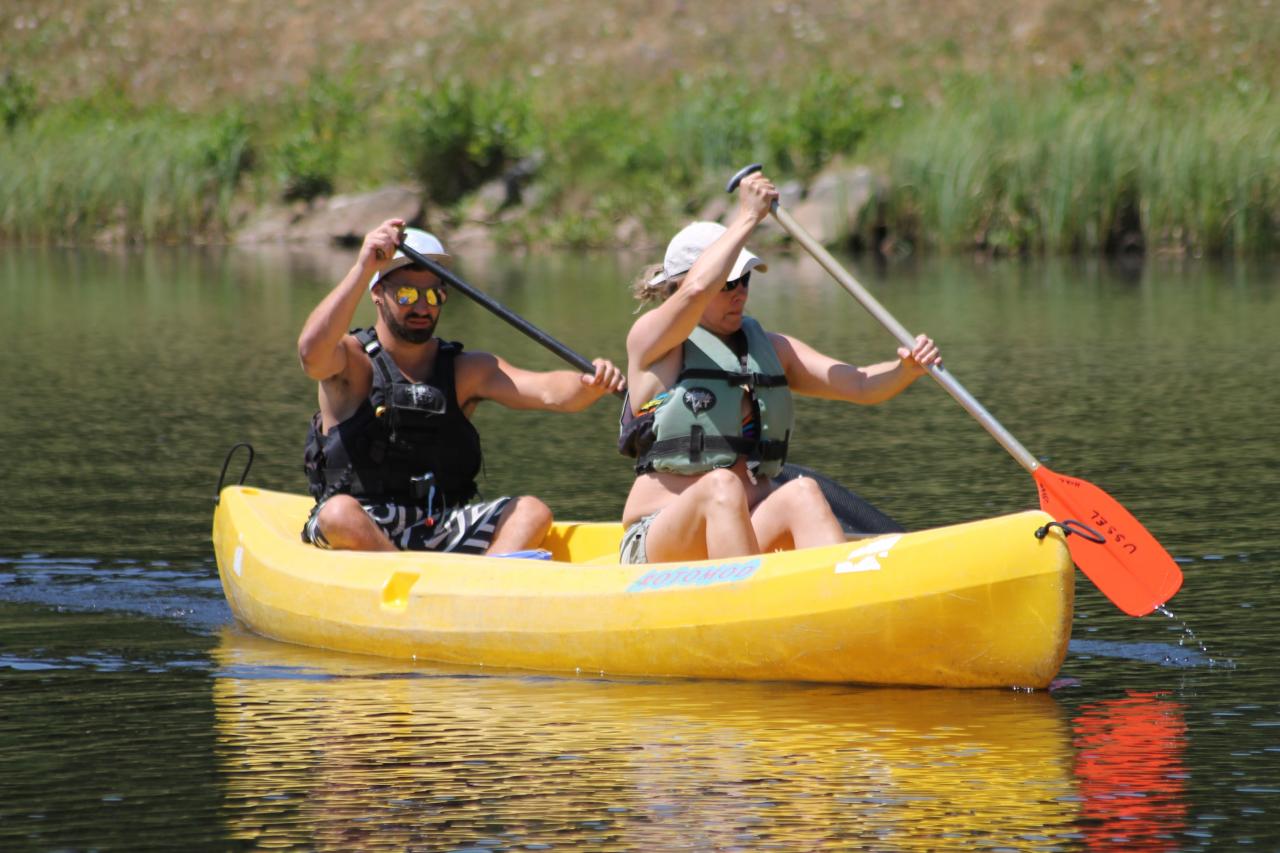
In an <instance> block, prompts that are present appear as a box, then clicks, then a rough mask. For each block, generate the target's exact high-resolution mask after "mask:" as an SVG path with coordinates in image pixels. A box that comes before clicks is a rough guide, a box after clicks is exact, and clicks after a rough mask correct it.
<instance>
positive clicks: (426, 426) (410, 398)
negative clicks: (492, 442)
mask: <svg viewBox="0 0 1280 853" xmlns="http://www.w3.org/2000/svg"><path fill="white" fill-rule="evenodd" d="M352 334H353V335H355V337H356V340H357V341H359V342H360V345H361V346H362V347H364V351H365V352H366V353H367V354H368V356H369V360H370V362H372V364H373V383H372V387H371V388H370V390H369V398H368V399H367V400H365V401H364V402H362V403H361V404H360V407H359V408H358V409H356V411H355V414H353V415H352V416H351V417H349V418H347V419H346V420H345V421H343V422H342V423H340V424H338V425H337V426H335V427H334V428H333V429H331V430H329V432H328V434H324V433H323V432H322V429H321V422H320V413H319V412H316V413H315V415H313V416H312V418H311V429H310V430H309V431H308V433H307V443H306V449H305V451H304V454H303V464H304V467H305V469H306V472H307V482H308V484H309V489H310V491H311V494H312V495H313V496H314V497H315V498H316V500H317V501H319V500H324V499H325V498H327V497H329V496H330V495H333V494H339V493H341V494H348V495H352V496H354V497H356V498H359V499H367V500H370V501H374V502H385V501H394V502H396V503H401V504H419V505H426V506H427V508H428V511H430V512H433V513H434V512H436V511H437V510H439V509H441V508H443V507H446V506H458V505H460V504H464V503H466V502H467V501H469V500H471V499H472V498H473V497H475V494H476V482H475V481H476V476H477V475H478V474H479V473H480V465H481V454H480V434H479V433H478V432H476V428H475V426H474V425H472V423H471V421H470V420H469V419H468V418H467V416H466V415H464V414H463V412H462V408H461V407H460V406H459V405H458V399H457V394H456V392H455V389H454V359H455V358H456V357H457V356H458V355H459V354H460V353H461V352H462V344H459V343H455V342H451V341H440V345H439V349H438V350H437V351H436V362H435V368H434V371H433V373H432V375H431V376H430V377H428V380H427V381H426V382H418V383H415V382H410V381H409V380H408V379H406V378H405V376H404V374H403V373H402V372H401V371H400V368H399V367H398V366H397V365H396V363H395V361H393V360H392V358H391V356H390V355H389V354H388V353H387V351H386V350H384V349H383V348H382V344H381V343H379V341H378V335H377V332H376V331H375V330H374V329H356V330H353V331H352Z"/></svg>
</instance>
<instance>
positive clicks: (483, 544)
mask: <svg viewBox="0 0 1280 853" xmlns="http://www.w3.org/2000/svg"><path fill="white" fill-rule="evenodd" d="M510 501H511V498H510V497H507V496H504V497H501V498H497V499H496V500H491V501H485V502H483V503H473V504H466V505H465V506H456V507H448V508H446V509H445V510H444V511H443V512H442V513H439V514H438V515H436V516H434V517H430V516H428V515H427V511H426V509H424V508H423V507H418V506H402V505H400V504H396V503H365V502H364V501H361V502H360V506H361V507H363V508H364V511H365V512H366V513H367V514H368V516H369V518H371V519H373V522H374V524H377V525H378V527H379V528H381V529H382V532H383V533H385V534H387V538H388V539H390V540H391V543H392V544H393V545H395V546H396V547H397V548H399V549H400V550H401V551H448V552H451V553H454V554H483V553H484V552H485V551H486V550H487V549H488V547H489V545H490V544H492V542H493V533H494V530H495V529H496V528H497V525H498V517H499V516H500V515H502V510H503V509H505V508H506V506H507V504H508V503H509V502H510ZM323 506H324V502H323V501H322V502H320V503H318V504H316V505H315V507H314V508H313V509H312V510H311V515H310V516H309V517H308V518H307V523H306V524H305V525H304V526H303V528H302V541H303V542H309V543H311V544H312V545H315V546H316V547H317V548H324V549H326V550H327V549H329V548H330V545H329V543H328V541H327V540H326V539H325V538H324V534H323V533H321V532H320V530H319V528H318V527H317V519H318V518H319V516H320V508H321V507H323Z"/></svg>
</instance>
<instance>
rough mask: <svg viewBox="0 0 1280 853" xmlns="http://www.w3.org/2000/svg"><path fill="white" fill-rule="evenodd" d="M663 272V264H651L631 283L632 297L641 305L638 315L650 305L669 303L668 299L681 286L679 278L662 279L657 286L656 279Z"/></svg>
mask: <svg viewBox="0 0 1280 853" xmlns="http://www.w3.org/2000/svg"><path fill="white" fill-rule="evenodd" d="M662 271H663V266H662V264H650V265H649V266H647V267H645V268H644V269H642V270H641V271H640V274H639V275H638V276H636V277H635V279H634V280H633V281H632V282H631V295H632V296H634V297H635V298H636V300H637V301H638V302H639V303H640V306H639V307H638V308H636V313H637V314H638V313H640V311H641V310H642V309H644V308H645V307H647V306H648V305H649V304H650V303H653V302H665V301H667V298H668V297H670V296H671V294H673V293H675V292H676V288H677V287H679V286H680V279H679V278H675V279H671V278H662V279H659V280H658V281H657V283H656V284H655V283H654V279H657V278H658V276H659V275H660V274H661V273H662Z"/></svg>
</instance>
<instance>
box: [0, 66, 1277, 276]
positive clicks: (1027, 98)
mask: <svg viewBox="0 0 1280 853" xmlns="http://www.w3.org/2000/svg"><path fill="white" fill-rule="evenodd" d="M625 85H626V84H625V82H622V81H619V83H618V85H616V86H610V85H608V81H601V82H600V84H599V85H597V86H595V87H593V88H592V89H591V90H589V91H587V92H586V93H579V94H577V95H574V94H571V93H567V92H566V91H565V90H563V89H561V88H559V87H557V86H554V85H552V84H549V83H545V84H541V85H538V84H536V82H535V83H534V84H529V85H516V84H513V83H511V82H509V81H506V80H500V81H497V82H488V83H486V82H483V81H480V82H468V81H465V80H462V79H458V80H455V81H451V82H449V83H447V84H445V85H442V86H439V87H435V88H430V89H427V88H408V89H397V90H394V91H378V90H377V89H372V88H370V87H369V86H368V84H367V80H366V78H365V76H364V75H363V74H361V73H360V69H359V68H358V67H355V66H353V67H351V68H349V69H348V70H347V71H345V72H338V73H329V72H317V73H316V74H313V75H312V76H311V78H310V79H309V80H308V81H307V82H306V83H305V84H304V85H301V86H299V87H295V88H291V89H288V90H286V91H284V92H282V93H280V94H279V95H278V96H277V97H275V98H274V99H272V100H271V101H270V102H264V103H246V104H243V105H239V106H237V108H236V109H234V110H214V111H207V112H201V113H198V114H190V113H186V112H182V111H179V110H177V109H174V108H166V107H161V106H152V107H149V108H145V109H143V108H138V107H136V106H134V105H131V104H129V103H126V102H124V101H123V100H121V99H120V98H119V97H118V96H117V95H113V94H110V93H108V94H104V95H103V96H100V97H96V98H92V99H86V100H83V101H77V102H69V103H62V104H53V105H44V106H42V105H39V104H37V103H35V102H34V100H33V98H32V96H31V92H32V86H31V85H30V83H29V82H28V81H25V80H23V78H21V77H20V76H15V75H12V74H10V75H6V76H5V77H4V78H3V79H0V106H2V107H3V109H4V111H3V115H2V116H0V118H3V122H0V235H3V236H5V237H7V238H9V239H17V240H22V241H51V240H52V241H63V240H87V239H93V238H95V236H97V235H101V234H103V233H106V234H110V235H113V236H114V237H116V238H123V239H128V240H176V239H183V238H188V237H190V236H192V235H200V236H205V237H211V238H217V237H221V236H224V235H226V234H228V233H229V232H230V231H231V230H233V229H234V227H235V226H236V224H237V222H238V219H239V217H240V216H242V215H243V213H244V211H246V210H248V209H249V208H250V207H251V206H252V205H253V204H256V203H258V202H261V201H263V200H268V201H270V200H276V201H289V200H306V199H310V198H314V197H317V196H323V195H326V194H329V193H332V192H335V191H341V190H351V189H362V188H368V187H371V186H375V185H378V184H380V183H384V182H389V181H403V180H405V179H406V178H412V179H415V180H417V181H419V182H420V183H421V184H422V185H423V186H424V187H425V188H426V190H427V192H428V195H429V197H430V199H431V201H432V203H433V204H434V205H437V206H440V207H442V208H443V209H444V210H445V211H446V215H449V216H453V217H455V218H456V217H457V216H458V215H460V211H462V210H464V209H465V208H466V206H467V195H468V193H470V192H471V191H473V190H474V189H476V188H477V187H478V186H480V185H481V184H482V183H483V182H485V181H487V180H490V179H492V178H494V177H496V176H498V175H500V174H502V173H503V172H504V171H506V170H508V169H510V168H511V167H512V166H513V165H514V164H517V163H521V162H523V163H526V164H533V165H530V166H529V168H530V169H532V170H533V175H532V178H531V180H530V183H529V184H528V186H527V187H526V193H525V203H524V204H523V205H522V206H521V207H520V208H519V209H518V210H517V211H515V212H514V215H510V216H504V217H503V221H502V224H501V225H500V226H498V231H499V236H500V238H502V239H506V240H510V241H513V242H529V243H551V244H559V245H609V244H612V243H614V242H616V240H617V236H616V233H617V229H618V225H619V223H620V222H622V221H623V220H626V219H628V218H633V219H635V220H636V221H638V222H639V223H640V224H641V226H642V227H644V228H646V229H647V230H648V231H649V233H650V234H651V235H653V236H654V237H655V238H657V239H661V238H662V237H663V236H664V235H665V234H666V233H668V232H669V231H670V230H671V229H672V228H674V227H675V226H677V225H678V224H679V223H680V222H681V220H683V219H687V218H688V217H689V216H690V215H691V214H693V213H694V212H696V211H697V210H698V209H699V208H700V207H701V206H702V205H703V204H704V203H705V202H706V201H708V200H709V199H710V198H711V197H712V196H714V195H715V194H717V193H718V192H719V187H720V186H722V184H723V180H724V177H725V176H726V175H728V174H730V173H732V172H733V171H734V170H735V169H736V168H737V167H739V166H740V165H742V164H744V163H746V162H751V161H762V162H764V163H766V164H768V168H769V170H770V172H771V173H772V174H773V176H774V177H775V178H778V179H790V178H797V179H799V180H801V181H804V180H807V179H808V178H811V177H812V176H813V175H814V174H816V173H817V172H818V171H820V170H821V169H822V168H823V167H824V166H826V165H828V164H829V163H831V162H833V161H835V160H838V159H845V160H848V161H852V162H866V163H868V164H870V165H872V166H873V168H875V169H877V170H879V171H881V172H883V173H884V174H885V175H886V176H887V178H888V181H889V185H890V191H889V193H888V195H887V197H886V198H885V200H884V202H883V204H882V205H881V206H880V207H879V208H878V209H876V210H873V211H870V212H869V213H868V215H867V217H866V218H865V221H864V222H863V223H862V227H863V231H864V233H863V235H861V236H862V237H863V238H864V239H863V241H862V242H863V244H866V243H867V242H868V241H869V239H870V235H871V233H872V231H873V230H874V231H876V233H879V234H884V233H887V234H888V235H889V236H891V237H892V238H894V240H895V241H896V242H898V243H899V244H911V245H918V246H922V247H925V246H927V247H932V248H936V249H942V250H963V249H970V248H975V247H977V248H982V249H985V250H987V251H992V252H1012V253H1017V252H1103V251H1119V250H1126V249H1133V248H1142V249H1146V250H1153V249H1174V250H1179V251H1189V252H1195V253H1200V252H1203V253H1211V254H1250V253H1262V252H1271V251H1275V250H1276V249H1277V248H1280V155H1278V154H1277V152H1280V107H1278V106H1277V104H1276V102H1275V101H1274V99H1272V98H1271V97H1270V95H1269V93H1266V92H1264V93H1262V95H1259V94H1258V93H1257V92H1253V93H1250V94H1245V93H1241V92H1239V91H1236V90H1234V89H1226V90H1224V91H1220V92H1204V93H1188V92H1182V93H1180V94H1179V95H1178V96H1176V97H1162V96H1156V95H1153V94H1152V93H1150V92H1146V91H1144V90H1143V89H1142V88H1141V87H1138V86H1134V85H1132V84H1131V83H1126V82H1124V81H1115V80H1107V79H1102V78H1098V79H1092V80H1084V79H1081V78H1080V77H1078V76H1077V77H1069V78H1064V79H1062V80H1058V81H1051V82H1049V83H1045V82H1043V81H1042V82H1041V83H1040V84H1039V85H1037V86H1035V87H1030V86H1019V85H1016V84H1011V83H1009V82H1007V81H1006V82H1001V81H998V80H995V79H992V78H990V77H986V76H956V77H953V78H951V79H950V80H949V81H947V84H946V85H945V86H943V87H941V88H936V87H935V89H934V90H933V91H930V92H928V93H926V92H925V91H923V90H921V91H903V90H900V89H896V88H888V87H886V86H884V85H883V84H880V83H875V82H873V81H872V80H871V79H870V78H868V77H864V76H862V75H860V74H858V73H857V72H854V71H849V70H845V69H837V68H832V67H821V66H815V67H814V68H812V69H809V70H808V71H807V72H806V74H804V75H803V76H801V77H799V78H796V79H791V80H788V81H786V82H781V81H763V82H762V81H756V82H749V81H748V80H747V79H745V78H743V77H742V76H740V75H734V74H731V73H729V72H727V71H718V72H716V73H713V74H711V75H710V76H704V77H699V78H693V77H690V76H687V75H681V74H676V75H672V76H671V77H670V78H669V79H668V80H666V81H655V82H654V83H653V85H650V86H648V87H647V88H644V89H635V88H634V87H632V89H630V90H625ZM609 92H625V96H617V97H610V96H608V93H609ZM851 236H854V235H851Z"/></svg>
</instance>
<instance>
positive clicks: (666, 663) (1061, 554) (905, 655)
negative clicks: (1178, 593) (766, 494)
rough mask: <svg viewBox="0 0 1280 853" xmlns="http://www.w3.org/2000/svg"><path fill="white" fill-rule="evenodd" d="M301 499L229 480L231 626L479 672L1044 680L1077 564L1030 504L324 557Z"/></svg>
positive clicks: (226, 566)
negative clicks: (850, 524) (912, 517)
mask: <svg viewBox="0 0 1280 853" xmlns="http://www.w3.org/2000/svg"><path fill="white" fill-rule="evenodd" d="M311 505H312V501H311V499H310V498H307V497H303V496H298V495H290V494H284V493H281V492H272V491H267V490H264V489H257V488H252V487H247V486H229V487H227V488H225V489H224V490H223V491H222V493H221V500H220V501H219V504H218V508H217V511H216V512H215V513H214V522H213V542H214V550H215V552H216V555H217V561H218V571H219V574H220V575H221V577H222V586H223V590H224V591H225V593H226V596H227V601H228V602H229V603H230V605H231V609H232V611H233V612H234V613H235V615H236V617H237V618H238V619H239V620H240V621H241V622H243V623H244V624H245V625H246V626H247V627H248V628H249V629H250V630H252V631H254V632H256V633H258V634H261V635H263V636H266V637H270V638H273V639H276V640H283V641H286V642H291V643H299V644H302V645H306V646H316V647H320V648H327V649H334V650H337V651H346V652H356V653H361V654H372V655H380V656H384V657H393V658H401V659H405V660H409V659H413V660H426V661H438V662H442V663H452V664H462V665H465V666H473V667H485V666H489V667H502V668H518V669H531V670H541V671H560V672H588V673H591V674H593V675H594V674H605V675H650V676H676V677H691V678H727V679H748V680H780V681H820V682H846V683H861V684H905V685H922V686H940V687H1008V686H1016V687H1045V686H1047V685H1048V684H1049V682H1050V680H1051V679H1052V678H1053V677H1054V675H1055V674H1057V672H1058V668H1059V667H1060V666H1061V664H1062V659H1063V657H1064V656H1065V654H1066V649H1067V642H1068V640H1069V639H1070V633H1071V608H1072V600H1073V589H1074V587H1073V584H1074V578H1073V575H1072V565H1071V559H1070V556H1069V555H1068V552H1067V547H1066V545H1065V543H1064V542H1063V541H1062V538H1061V536H1060V535H1059V534H1058V533H1057V531H1056V530H1055V531H1053V532H1051V533H1050V534H1049V535H1048V536H1046V537H1045V538H1044V539H1037V538H1036V536H1035V535H1034V533H1035V531H1036V530H1037V529H1038V528H1039V527H1041V526H1042V525H1044V524H1045V523H1046V522H1048V521H1050V518H1049V516H1048V515H1046V514H1044V513H1042V512H1039V511H1030V512H1023V513H1017V514H1014V515H1008V516H1001V517H998V518H992V519H987V520H983V521H978V522H971V523H968V524H960V525H954V526H951V527H942V528H937V529H933V530H924V531H920V532H916V533H906V534H888V535H880V536H876V537H874V538H869V539H862V540H855V541H851V542H849V543H847V544H843V545H833V546H828V547H823V548H810V549H806V550H803V551H780V552H775V553H771V554H761V555H757V556H753V557H744V558H737V559H733V560H703V561H695V562H689V563H664V564H649V565H640V566H631V565H619V564H618V560H617V546H618V542H619V540H620V539H621V536H622V529H621V526H620V525H618V524H600V523H576V522H561V523H557V524H556V525H555V526H554V528H553V529H552V531H551V534H550V535H549V536H548V538H547V541H546V542H544V543H543V547H544V548H546V549H548V550H550V551H551V553H552V560H550V561H545V560H531V559H514V558H502V557H475V556H464V555H456V554H423V553H385V554H383V553H376V554H375V553H363V552H360V553H357V552H349V551H348V552H330V551H321V550H319V549H316V548H313V547H312V546H310V545H306V544H304V543H302V542H301V541H300V539H299V536H298V533H299V531H300V530H301V528H302V523H303V521H304V520H305V518H306V516H307V513H308V511H309V510H310V508H311Z"/></svg>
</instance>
